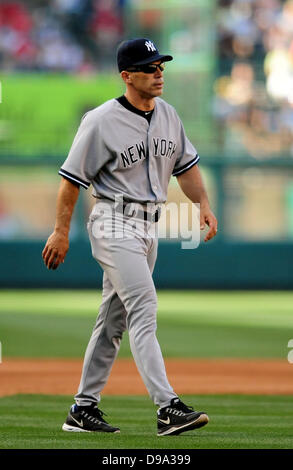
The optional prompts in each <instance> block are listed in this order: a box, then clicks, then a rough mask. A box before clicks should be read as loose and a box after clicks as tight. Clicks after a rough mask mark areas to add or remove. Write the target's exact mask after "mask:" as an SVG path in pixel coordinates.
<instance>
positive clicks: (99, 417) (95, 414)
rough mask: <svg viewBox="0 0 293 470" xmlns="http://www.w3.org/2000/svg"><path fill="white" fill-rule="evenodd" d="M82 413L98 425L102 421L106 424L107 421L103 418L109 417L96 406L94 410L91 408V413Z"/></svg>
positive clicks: (82, 411) (83, 411)
mask: <svg viewBox="0 0 293 470" xmlns="http://www.w3.org/2000/svg"><path fill="white" fill-rule="evenodd" d="M80 413H81V414H82V415H83V416H84V417H85V418H87V419H88V420H89V421H92V422H94V423H98V422H101V421H102V422H103V423H106V421H105V420H104V418H103V416H104V415H105V416H107V415H106V413H104V412H103V411H102V410H100V409H99V408H98V407H97V406H94V407H93V408H91V409H90V411H89V412H86V411H85V410H81V412H80Z"/></svg>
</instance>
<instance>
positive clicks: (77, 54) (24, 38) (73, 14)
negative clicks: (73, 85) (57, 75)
mask: <svg viewBox="0 0 293 470" xmlns="http://www.w3.org/2000/svg"><path fill="white" fill-rule="evenodd" d="M125 1H126V0H51V1H49V0H43V1H40V0H39V1H38V0H26V1H13V0H12V1H9V0H7V1H5V0H4V1H2V2H1V4H0V68H1V70H2V71H31V70H33V71H64V72H75V73H81V72H83V71H91V70H99V69H100V68H105V67H107V65H108V63H109V62H110V63H111V64H112V62H113V57H112V56H113V47H116V45H117V44H118V42H119V41H120V40H121V37H122V34H123V17H124V6H125Z"/></svg>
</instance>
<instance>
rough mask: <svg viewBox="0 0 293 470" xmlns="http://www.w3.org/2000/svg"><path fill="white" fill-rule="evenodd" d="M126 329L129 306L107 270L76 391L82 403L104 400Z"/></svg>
mask: <svg viewBox="0 0 293 470" xmlns="http://www.w3.org/2000/svg"><path fill="white" fill-rule="evenodd" d="M125 330H126V311H125V308H124V306H123V304H122V302H121V300H120V299H119V297H118V295H117V293H116V292H115V290H114V288H113V286H112V284H111V282H110V280H109V279H108V277H107V275H106V274H105V273H104V277H103V296H102V304H101V306H100V309H99V315H98V317H97V321H96V324H95V326H94V329H93V332H92V336H91V338H90V340H89V343H88V346H87V349H86V352H85V357H84V362H83V369H82V374H81V380H80V384H79V388H78V393H77V394H76V395H75V401H76V403H77V404H78V405H81V406H82V405H88V404H90V403H92V402H94V403H96V402H99V401H100V392H101V391H102V389H103V388H104V386H105V384H106V382H107V379H108V377H109V374H110V372H111V369H112V365H113V363H114V361H115V359H116V357H117V354H118V351H119V348H120V342H121V339H122V335H123V332H124V331H125Z"/></svg>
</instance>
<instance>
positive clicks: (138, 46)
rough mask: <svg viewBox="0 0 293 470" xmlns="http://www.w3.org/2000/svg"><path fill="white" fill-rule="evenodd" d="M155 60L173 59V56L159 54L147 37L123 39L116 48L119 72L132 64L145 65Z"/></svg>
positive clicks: (166, 60)
mask: <svg viewBox="0 0 293 470" xmlns="http://www.w3.org/2000/svg"><path fill="white" fill-rule="evenodd" d="M156 60H161V61H162V62H168V61H169V60H173V57H172V56H171V55H163V54H160V53H159V50H158V48H157V47H156V45H155V44H154V43H153V41H151V40H150V39H147V38H136V39H130V40H129V41H123V42H122V43H121V44H120V46H119V47H118V49H117V65H118V69H119V72H122V70H127V69H128V68H129V67H132V66H133V65H145V64H149V63H150V62H154V61H156Z"/></svg>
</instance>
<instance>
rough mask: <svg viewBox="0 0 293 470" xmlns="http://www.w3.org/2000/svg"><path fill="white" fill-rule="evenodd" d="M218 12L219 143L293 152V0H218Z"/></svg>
mask: <svg viewBox="0 0 293 470" xmlns="http://www.w3.org/2000/svg"><path fill="white" fill-rule="evenodd" d="M217 18H218V20H217V31H218V64H219V69H218V78H217V79H216V81H215V84H214V91H215V99H214V109H213V110H214V115H215V116H216V119H217V123H218V129H219V142H220V148H221V149H222V150H223V151H225V152H227V153H228V154H230V155H231V154H232V155H233V153H234V154H235V152H237V155H239V154H241V150H242V153H245V154H247V153H249V154H250V155H252V156H253V157H255V158H264V157H267V156H274V155H275V156H276V155H285V156H288V155H291V156H293V1H292V0H286V1H281V0H219V2H218V11H217ZM236 143H237V144H236ZM241 146H242V149H241ZM236 148H237V150H236Z"/></svg>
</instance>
